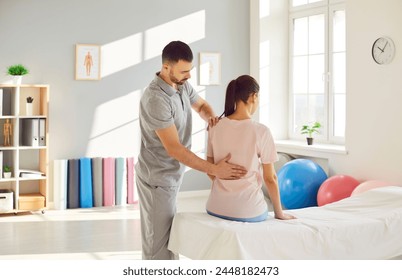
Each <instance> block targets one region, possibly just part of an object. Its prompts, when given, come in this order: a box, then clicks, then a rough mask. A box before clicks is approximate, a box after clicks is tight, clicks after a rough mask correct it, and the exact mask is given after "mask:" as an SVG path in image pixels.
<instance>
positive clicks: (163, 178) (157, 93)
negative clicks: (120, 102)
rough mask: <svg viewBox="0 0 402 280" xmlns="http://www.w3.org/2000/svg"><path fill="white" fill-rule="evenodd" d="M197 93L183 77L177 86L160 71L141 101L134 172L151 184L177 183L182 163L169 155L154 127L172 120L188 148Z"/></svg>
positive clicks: (160, 127) (177, 184) (172, 184)
mask: <svg viewBox="0 0 402 280" xmlns="http://www.w3.org/2000/svg"><path fill="white" fill-rule="evenodd" d="M198 98H199V96H198V94H197V93H196V92H195V90H194V88H193V87H192V86H191V85H190V84H189V83H188V82H187V81H186V82H185V83H184V84H183V85H181V86H179V87H178V90H177V91H176V89H174V88H173V87H172V86H170V85H169V84H167V83H166V82H165V81H164V80H162V79H161V78H160V77H159V72H158V73H156V76H155V78H154V79H153V81H152V82H151V83H150V85H149V86H148V88H146V90H145V91H144V94H143V96H142V97H141V101H140V114H139V121H140V129H141V148H140V153H139V155H138V161H137V164H136V166H135V171H136V173H137V176H139V177H140V178H141V179H142V180H144V181H145V182H147V183H148V184H149V185H151V186H164V187H166V186H179V185H180V184H181V181H182V179H183V174H184V169H185V166H184V165H183V164H182V163H180V162H179V161H177V160H176V159H174V158H172V157H170V156H169V155H168V154H167V152H166V150H165V148H164V147H163V145H162V142H161V141H160V139H159V137H158V136H157V135H156V132H155V130H158V129H162V128H167V127H169V126H171V125H172V124H175V126H176V128H177V132H178V134H179V139H180V142H181V143H182V144H183V146H185V147H186V148H188V149H190V148H191V132H192V111H191V105H192V104H193V103H195V102H196V101H197V100H198Z"/></svg>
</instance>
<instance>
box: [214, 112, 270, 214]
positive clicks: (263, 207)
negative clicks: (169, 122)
mask: <svg viewBox="0 0 402 280" xmlns="http://www.w3.org/2000/svg"><path fill="white" fill-rule="evenodd" d="M229 153H230V154H231V159H230V162H232V163H236V164H239V165H242V166H244V167H245V168H246V169H247V170H248V173H247V174H246V175H245V176H244V177H243V178H241V179H238V180H222V179H218V178H215V179H214V181H213V184H212V190H211V194H210V197H209V199H208V202H207V210H208V211H209V212H211V213H213V214H216V215H220V216H224V217H231V218H253V217H256V216H259V215H261V214H263V213H265V212H266V211H267V204H266V202H265V199H264V195H263V192H262V190H261V187H262V182H263V180H262V175H261V169H260V163H261V162H262V163H272V162H275V161H276V160H277V153H276V150H275V145H274V142H273V139H272V136H271V133H270V131H269V129H268V128H267V127H266V126H264V125H262V124H259V123H257V122H254V121H253V120H251V119H244V120H231V119H230V118H223V119H222V120H220V122H219V123H218V124H217V125H216V126H215V127H213V128H211V129H210V131H209V136H208V153H207V156H208V157H212V158H213V159H214V162H218V161H219V160H221V159H222V158H224V157H225V156H226V155H227V154H229ZM260 160H261V161H260Z"/></svg>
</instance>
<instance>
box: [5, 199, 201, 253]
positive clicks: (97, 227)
mask: <svg viewBox="0 0 402 280" xmlns="http://www.w3.org/2000/svg"><path fill="white" fill-rule="evenodd" d="M205 194H206V192H205V191H200V192H183V193H180V195H179V198H178V202H177V209H178V211H200V210H201V211H202V210H203V209H205ZM138 208H139V207H138V205H128V206H115V207H99V208H85V209H84V208H81V209H68V210H62V211H61V210H57V211H56V210H47V211H46V212H45V213H44V214H42V213H40V212H38V213H36V212H26V213H18V215H14V214H1V215H0V260H1V259H3V260H21V259H58V260H67V259H74V260H76V259H106V260H114V259H117V260H132V259H134V260H139V259H141V236H140V215H139V210H138ZM181 258H184V257H181Z"/></svg>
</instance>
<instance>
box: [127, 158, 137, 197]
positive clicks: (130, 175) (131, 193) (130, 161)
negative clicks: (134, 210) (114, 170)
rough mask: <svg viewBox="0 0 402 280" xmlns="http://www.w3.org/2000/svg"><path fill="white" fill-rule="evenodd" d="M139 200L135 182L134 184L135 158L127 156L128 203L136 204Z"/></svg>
mask: <svg viewBox="0 0 402 280" xmlns="http://www.w3.org/2000/svg"><path fill="white" fill-rule="evenodd" d="M136 202H138V199H137V197H136V195H135V184H134V158H133V157H129V158H127V203H128V204H134V203H136Z"/></svg>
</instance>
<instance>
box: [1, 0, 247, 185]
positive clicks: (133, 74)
mask: <svg viewBox="0 0 402 280" xmlns="http://www.w3.org/2000/svg"><path fill="white" fill-rule="evenodd" d="M0 27H1V28H0V69H4V71H5V69H6V67H7V66H9V65H11V64H15V63H22V64H24V65H26V66H27V67H28V68H29V70H30V74H29V75H28V76H26V77H24V82H25V83H44V84H49V85H50V112H49V115H50V122H49V125H50V141H51V142H50V160H51V161H52V160H54V159H66V158H76V157H82V156H89V157H94V156H100V157H107V156H135V157H136V155H137V154H138V152H139V151H138V150H139V139H140V138H139V137H140V136H139V130H138V102H139V98H140V96H141V93H142V91H143V89H144V88H145V87H146V86H147V85H148V84H149V82H150V81H151V80H152V79H153V77H154V74H155V73H156V72H157V71H159V70H160V67H161V66H160V65H161V61H160V53H161V51H162V48H163V47H164V46H165V45H166V44H167V43H168V42H170V41H171V40H183V41H185V42H187V43H189V45H190V46H191V48H192V50H193V52H194V56H195V59H194V64H195V65H198V54H199V52H203V51H210V52H220V53H221V55H222V84H221V85H220V86H209V87H206V88H205V87H197V90H199V91H200V93H201V94H203V95H204V96H206V99H207V100H208V101H209V102H210V103H211V104H212V106H213V108H214V109H215V111H216V113H217V114H218V113H220V112H221V111H223V104H224V93H225V88H226V84H227V83H228V81H229V80H230V79H232V78H233V77H236V76H238V75H240V74H244V73H248V71H249V57H248V55H249V43H248V42H249V4H248V1H247V0H237V1H231V0H219V1H214V0H205V1H196V0H192V1H188V0H171V1H164V0H147V1H140V0H136V1H133V0H113V1H112V0H85V1H81V0H68V1H63V0H41V1H36V0H18V1H15V0H1V1H0ZM84 43H92V44H98V45H100V46H101V47H102V53H103V65H102V66H103V68H102V73H103V77H102V79H101V80H100V81H77V80H75V79H74V67H75V44H84ZM193 75H194V76H193V79H192V82H193V83H195V84H196V83H197V73H196V72H194V73H193ZM8 80H9V77H7V76H6V75H5V74H4V72H3V71H2V70H0V83H4V82H7V81H8ZM193 173H194V174H192V176H193V177H194V178H196V180H193V179H192V178H193V177H191V178H190V179H188V180H186V181H185V182H186V184H187V186H184V189H186V188H187V189H188V188H192V187H194V185H195V184H194V181H195V182H197V184H198V185H203V184H205V185H206V186H205V187H208V186H209V181H208V178H207V176H206V175H203V174H199V173H197V172H193ZM200 179H201V181H200ZM203 187H204V186H203Z"/></svg>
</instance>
